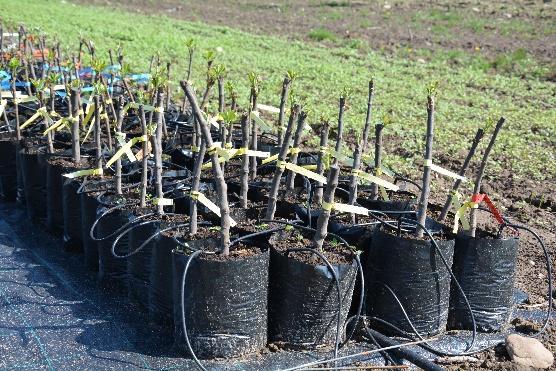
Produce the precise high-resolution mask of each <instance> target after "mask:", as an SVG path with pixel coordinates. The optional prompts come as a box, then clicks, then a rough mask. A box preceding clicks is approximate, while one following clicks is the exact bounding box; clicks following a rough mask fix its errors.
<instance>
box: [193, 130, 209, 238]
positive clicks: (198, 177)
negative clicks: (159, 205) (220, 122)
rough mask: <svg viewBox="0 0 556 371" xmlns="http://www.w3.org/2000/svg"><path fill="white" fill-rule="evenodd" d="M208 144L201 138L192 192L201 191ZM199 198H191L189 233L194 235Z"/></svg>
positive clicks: (194, 169)
mask: <svg viewBox="0 0 556 371" xmlns="http://www.w3.org/2000/svg"><path fill="white" fill-rule="evenodd" d="M206 151H207V146H206V144H205V141H204V140H201V146H200V148H199V152H198V153H197V158H196V159H195V166H194V168H193V180H192V182H191V192H198V191H199V184H200V183H201V170H202V166H203V161H204V158H205V153H206ZM197 225H198V221H197V200H196V199H194V198H193V197H191V198H190V200H189V234H191V235H194V234H196V233H197Z"/></svg>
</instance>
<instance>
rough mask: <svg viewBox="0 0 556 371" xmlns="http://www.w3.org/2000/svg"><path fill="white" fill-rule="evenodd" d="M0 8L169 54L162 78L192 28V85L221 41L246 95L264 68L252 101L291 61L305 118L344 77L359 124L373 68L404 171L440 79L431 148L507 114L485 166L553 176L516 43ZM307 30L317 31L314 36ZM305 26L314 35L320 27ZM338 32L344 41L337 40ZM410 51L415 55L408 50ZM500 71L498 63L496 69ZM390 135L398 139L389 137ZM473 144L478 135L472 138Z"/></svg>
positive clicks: (535, 74)
mask: <svg viewBox="0 0 556 371" xmlns="http://www.w3.org/2000/svg"><path fill="white" fill-rule="evenodd" d="M0 7H1V12H0V17H1V19H2V21H3V23H4V24H5V25H10V26H16V25H17V24H19V23H23V24H25V25H26V26H27V28H28V29H29V30H36V29H38V30H41V31H43V32H45V33H47V34H48V35H49V36H50V37H51V39H52V38H58V39H59V40H61V41H62V44H63V47H64V48H71V50H72V51H74V50H76V49H77V45H78V40H79V36H80V35H83V36H84V37H86V38H89V39H92V40H93V41H94V42H95V45H96V46H97V49H98V50H99V52H106V50H107V49H108V48H116V47H117V45H118V44H119V43H121V44H122V45H123V46H124V49H125V54H126V58H127V61H128V62H129V63H131V65H132V66H133V67H134V69H136V70H137V71H138V72H139V71H142V70H144V69H145V68H146V67H147V66H148V63H149V61H150V57H151V55H153V54H154V53H156V52H160V54H161V56H162V58H163V59H164V60H166V59H171V60H174V61H175V62H177V64H178V66H177V68H175V69H174V72H173V87H174V88H175V89H176V91H177V90H178V89H177V86H178V85H177V81H179V79H181V78H183V76H184V73H183V72H184V70H185V67H186V55H187V53H186V47H185V45H184V40H185V39H186V38H189V37H193V38H195V39H196V41H197V42H198V45H199V52H198V53H197V58H196V60H195V66H194V79H193V80H194V81H195V83H196V85H197V86H198V87H199V88H202V87H203V86H204V60H203V59H202V58H201V54H202V52H203V50H205V49H208V48H216V47H221V48H222V49H223V52H222V53H221V54H220V55H219V56H218V60H219V61H220V62H221V63H223V64H224V65H225V66H226V68H227V69H228V71H229V74H228V79H231V80H233V81H234V82H235V83H236V85H238V86H239V87H240V88H241V90H240V92H241V98H242V100H241V102H242V103H243V104H246V102H247V99H248V94H247V89H246V86H247V83H248V80H247V73H248V72H249V71H255V72H257V73H259V74H261V75H262V76H263V78H264V83H263V89H262V93H261V98H260V102H261V103H268V104H274V105H276V104H278V101H279V91H280V83H281V80H282V79H283V76H284V73H285V71H286V70H288V69H293V70H295V71H297V72H298V73H299V74H300V76H301V79H300V80H299V81H298V82H297V86H296V90H297V93H298V94H299V95H300V96H301V97H303V98H304V99H305V101H306V106H307V107H308V108H309V109H310V112H311V114H310V122H312V123H314V122H316V121H317V120H318V119H319V117H320V116H321V115H324V116H328V117H330V118H331V119H332V120H334V117H335V116H336V111H337V108H336V106H337V99H338V96H339V93H340V91H341V90H342V88H343V87H344V86H347V87H349V88H350V89H351V90H352V96H351V98H350V101H349V104H350V109H349V111H348V113H347V118H346V121H347V124H348V127H349V128H351V129H353V130H354V131H356V132H357V131H360V130H361V128H362V125H363V123H364V113H365V109H366V104H365V102H366V89H367V83H368V80H369V79H370V77H371V76H374V77H375V80H376V87H377V88H376V99H375V102H376V110H375V114H374V117H375V120H374V121H376V120H378V119H380V117H381V116H382V115H383V114H384V113H385V112H388V111H392V112H393V114H394V124H393V125H392V126H391V127H388V129H387V134H388V135H389V136H388V138H387V143H385V146H386V150H387V151H388V149H393V148H394V147H398V148H399V147H400V146H403V147H404V148H405V149H406V150H407V152H408V153H410V154H411V155H409V156H410V157H407V158H401V157H400V156H396V155H394V154H392V153H390V154H388V153H387V154H386V162H387V163H388V164H389V165H390V166H391V167H393V168H395V169H400V170H402V171H408V172H411V171H412V170H415V169H418V168H419V167H420V166H419V163H420V161H422V160H421V158H422V156H421V155H422V151H423V145H424V144H423V135H424V131H425V122H426V109H425V97H426V92H425V87H426V85H427V84H428V83H429V82H432V81H435V80H438V81H439V82H440V87H439V95H438V99H437V102H438V103H437V106H438V115H437V121H436V122H437V125H436V135H437V136H436V142H435V150H436V151H437V152H440V153H442V154H443V157H444V158H448V159H457V160H461V159H462V158H463V157H464V156H465V152H466V148H467V147H468V145H469V141H470V139H471V138H472V136H473V134H474V132H475V131H476V129H477V128H478V127H479V126H480V125H484V124H485V122H486V120H487V118H488V117H494V118H497V117H499V116H500V115H503V116H504V117H506V119H507V125H506V126H505V129H504V130H503V132H502V133H501V135H500V139H499V142H498V145H497V147H496V149H495V153H494V154H493V156H492V162H491V164H490V165H489V171H488V172H489V173H490V174H491V175H492V176H496V173H497V172H500V171H505V173H506V175H507V172H508V171H510V172H513V173H515V174H517V175H518V176H519V177H521V178H525V177H527V178H532V179H536V180H550V181H553V179H554V178H555V175H556V152H555V150H554V148H556V108H555V107H556V84H555V83H554V82H551V81H547V79H546V78H545V76H547V72H548V71H547V67H543V66H541V65H539V64H538V63H536V62H535V61H534V60H533V59H532V58H530V57H529V56H528V54H527V53H523V52H516V53H514V54H510V55H507V56H506V57H504V58H503V59H504V60H501V61H500V64H501V65H503V66H504V68H503V72H501V73H496V71H494V70H493V66H492V64H491V63H486V62H485V59H484V58H482V57H481V56H480V54H479V53H464V52H454V51H440V52H438V53H431V52H424V51H419V50H410V49H405V50H402V51H398V52H397V53H396V54H395V55H392V54H384V53H381V52H377V51H373V50H371V49H370V48H369V46H368V45H367V44H366V43H364V42H357V43H338V42H336V43H334V46H330V45H323V44H320V43H319V42H317V41H315V42H301V41H290V40H287V39H285V38H277V37H270V36H260V35H254V34H249V33H245V32H241V31H237V30H234V29H231V28H227V27H219V26H209V25H205V24H201V23H195V22H186V21H180V20H174V19H170V18H166V17H160V16H157V17H154V16H153V17H150V16H144V15H138V14H135V13H133V14H132V13H126V12H124V11H121V10H113V9H108V8H102V7H87V6H80V5H74V4H70V3H67V2H65V1H59V0H3V1H2V4H1V5H0ZM317 36H318V37H317ZM320 36H322V35H316V34H315V39H316V40H318V39H322V37H320ZM344 44H345V45H344ZM415 54H416V55H417V56H418V57H419V58H415V57H414V55H415ZM501 71H502V69H501ZM400 143H401V144H400ZM483 146H484V143H483Z"/></svg>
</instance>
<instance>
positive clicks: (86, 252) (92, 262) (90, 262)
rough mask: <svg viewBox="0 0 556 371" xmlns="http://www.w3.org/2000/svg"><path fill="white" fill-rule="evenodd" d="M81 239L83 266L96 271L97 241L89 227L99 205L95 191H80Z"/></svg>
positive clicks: (93, 220)
mask: <svg viewBox="0 0 556 371" xmlns="http://www.w3.org/2000/svg"><path fill="white" fill-rule="evenodd" d="M79 196H80V200H79V201H80V203H81V208H80V209H81V218H80V219H81V240H82V242H83V257H84V259H85V266H86V267H87V269H89V270H90V271H92V272H98V242H97V241H94V240H93V239H92V238H91V237H90V231H91V227H92V226H93V223H94V222H95V220H96V218H97V208H98V206H99V205H100V203H99V201H98V199H97V197H98V196H99V194H98V193H96V192H88V189H85V190H84V191H83V192H81V194H80V195H79Z"/></svg>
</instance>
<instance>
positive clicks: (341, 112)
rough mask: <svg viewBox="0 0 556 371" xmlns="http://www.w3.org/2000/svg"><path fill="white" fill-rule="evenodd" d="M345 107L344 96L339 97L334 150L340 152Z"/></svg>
mask: <svg viewBox="0 0 556 371" xmlns="http://www.w3.org/2000/svg"><path fill="white" fill-rule="evenodd" d="M345 108H346V98H345V97H340V110H339V112H338V137H337V138H336V147H335V150H336V152H340V150H341V149H342V140H343V136H344V134H343V133H344V111H345ZM337 162H338V159H336V160H335V161H334V163H337Z"/></svg>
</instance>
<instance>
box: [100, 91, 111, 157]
mask: <svg viewBox="0 0 556 371" xmlns="http://www.w3.org/2000/svg"><path fill="white" fill-rule="evenodd" d="M102 107H103V109H104V115H103V117H104V126H105V127H106V140H107V141H108V150H109V151H110V152H112V151H113V147H112V128H111V127H110V118H109V116H108V108H107V105H106V103H105V99H104V98H102Z"/></svg>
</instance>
